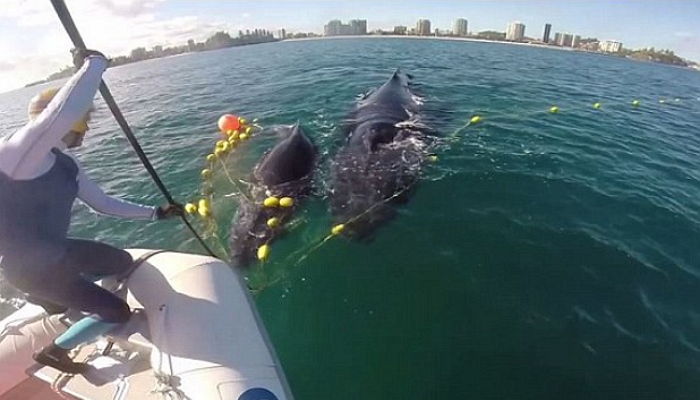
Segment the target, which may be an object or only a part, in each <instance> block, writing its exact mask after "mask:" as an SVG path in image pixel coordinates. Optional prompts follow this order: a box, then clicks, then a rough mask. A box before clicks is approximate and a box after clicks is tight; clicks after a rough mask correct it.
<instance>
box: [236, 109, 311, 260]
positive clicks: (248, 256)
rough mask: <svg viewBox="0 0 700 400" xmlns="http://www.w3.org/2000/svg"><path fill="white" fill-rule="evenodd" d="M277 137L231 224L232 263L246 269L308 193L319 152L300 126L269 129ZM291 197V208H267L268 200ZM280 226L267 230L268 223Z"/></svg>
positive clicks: (260, 164)
mask: <svg viewBox="0 0 700 400" xmlns="http://www.w3.org/2000/svg"><path fill="white" fill-rule="evenodd" d="M272 131H273V133H275V134H277V135H278V136H279V138H280V139H279V141H278V142H277V144H276V145H275V146H274V147H273V148H272V149H271V150H270V151H268V152H267V153H266V154H264V155H263V156H262V157H261V159H260V161H258V163H257V164H256V165H255V168H254V169H253V176H252V182H251V185H250V190H249V193H247V195H245V196H244V195H240V196H239V198H240V203H239V207H238V211H237V212H236V215H235V216H234V219H233V222H232V224H231V236H230V249H231V262H232V264H233V265H235V266H239V267H246V266H249V265H250V264H251V262H253V261H254V260H255V259H256V256H257V250H258V248H259V247H260V246H262V245H264V244H268V243H270V242H271V241H272V240H274V238H275V236H276V235H277V234H278V233H279V232H280V230H281V229H282V226H283V225H284V222H285V221H287V220H288V219H289V218H290V216H291V215H292V214H293V212H294V210H295V209H296V208H297V206H298V204H299V201H300V200H301V198H303V197H304V196H306V195H307V194H308V193H309V192H310V190H311V180H312V177H313V170H314V167H315V165H316V158H317V154H318V151H317V149H316V146H315V145H314V144H313V143H312V142H311V140H310V139H309V138H308V137H307V136H306V134H305V133H304V131H303V129H302V128H301V127H300V126H299V124H298V123H297V124H295V125H292V126H278V127H275V128H273V129H272ZM271 196H274V197H277V198H283V197H291V198H292V199H294V204H293V205H292V206H291V207H281V206H275V207H266V206H265V205H264V204H263V202H264V201H265V199H266V198H268V197H271ZM271 218H277V220H278V222H279V224H278V226H275V227H270V226H269V225H268V221H269V220H270V219H271Z"/></svg>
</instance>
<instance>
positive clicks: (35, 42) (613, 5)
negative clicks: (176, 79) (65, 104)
mask: <svg viewBox="0 0 700 400" xmlns="http://www.w3.org/2000/svg"><path fill="white" fill-rule="evenodd" d="M1 1H2V4H0V92H4V91H8V90H11V89H14V88H18V87H21V86H23V85H25V84H27V83H29V82H33V81H36V80H39V79H43V78H45V77H46V76H48V75H49V74H51V73H53V72H56V71H57V70H59V69H61V68H62V67H64V66H66V65H68V64H70V56H69V49H70V47H71V46H70V42H69V40H68V37H67V35H66V34H65V32H64V31H63V29H62V27H61V25H60V24H59V22H58V19H57V17H56V15H55V14H54V11H53V8H52V7H51V5H50V2H49V0H1ZM65 1H66V4H67V6H68V8H69V10H70V11H71V13H72V14H73V18H74V20H75V22H76V25H77V26H78V29H79V30H80V31H81V33H82V35H83V38H84V40H85V42H86V43H87V45H88V47H90V48H95V49H98V50H101V51H103V52H104V53H106V54H108V55H109V56H117V55H124V54H128V53H129V52H130V50H131V49H133V48H135V47H140V46H145V47H152V46H154V45H157V44H161V45H166V46H167V45H180V44H184V43H186V41H187V39H190V38H192V39H195V40H203V39H205V38H206V37H208V36H209V35H211V34H212V33H214V32H216V31H218V30H225V31H228V32H231V33H232V34H235V33H236V32H238V30H246V29H255V28H263V29H268V30H272V31H277V30H278V29H280V28H285V29H286V30H287V31H288V32H299V31H303V32H316V33H322V32H323V25H324V24H325V23H327V22H328V21H329V20H331V19H341V20H343V21H347V20H349V19H366V20H367V27H368V29H369V30H373V29H386V30H390V29H392V28H393V27H394V26H395V25H405V26H415V23H416V21H417V20H418V19H420V18H427V19H430V20H431V22H432V26H433V29H434V28H439V29H451V28H452V24H453V22H454V20H455V19H456V18H465V19H467V20H468V21H469V30H470V31H472V32H479V31H483V30H498V31H505V29H506V26H507V24H508V23H509V22H512V21H520V22H522V23H524V24H525V26H526V29H525V34H526V35H527V36H531V37H541V36H542V31H543V26H544V24H545V23H551V24H552V32H553V33H554V32H571V33H574V34H578V35H581V36H582V37H597V38H599V39H601V40H603V39H613V40H619V41H621V42H623V45H624V46H625V47H626V48H639V47H656V48H657V49H658V48H668V49H671V50H674V51H675V52H676V54H678V55H680V56H682V57H685V58H688V59H691V60H694V61H699V62H700V22H699V21H700V1H698V0H665V1H663V0H585V1H584V0H500V1H499V0H473V1H472V0H460V1H440V0H436V1H429V0H422V1H418V0H400V1H395V0H394V1H388V0H371V1H370V0H276V1H273V0H257V1H248V0H240V1H237V0H227V1H216V0H200V1H194V0H65ZM553 33H552V34H553Z"/></svg>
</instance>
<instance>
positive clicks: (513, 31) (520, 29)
mask: <svg viewBox="0 0 700 400" xmlns="http://www.w3.org/2000/svg"><path fill="white" fill-rule="evenodd" d="M524 38H525V24H523V23H522V22H511V23H510V24H508V29H506V40H512V41H514V42H519V41H521V40H523V39H524Z"/></svg>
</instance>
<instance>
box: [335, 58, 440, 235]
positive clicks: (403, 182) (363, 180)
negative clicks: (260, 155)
mask: <svg viewBox="0 0 700 400" xmlns="http://www.w3.org/2000/svg"><path fill="white" fill-rule="evenodd" d="M410 81H411V77H410V76H409V75H407V74H404V73H402V72H401V71H399V70H397V71H396V72H394V74H393V75H392V76H391V78H390V79H389V80H388V81H387V82H386V83H384V84H383V85H382V86H381V87H380V88H378V89H377V90H375V91H373V92H370V93H368V94H367V95H365V96H364V97H363V98H362V99H361V100H360V101H359V102H358V104H357V106H356V107H355V109H354V110H353V112H352V113H351V114H350V117H349V118H348V121H347V124H346V127H345V129H344V131H343V133H344V134H345V143H344V145H343V147H342V148H341V149H340V151H339V152H338V154H337V155H336V157H335V158H334V160H333V161H332V163H331V190H330V207H331V213H332V214H333V218H334V221H335V223H339V224H340V223H342V224H345V225H346V229H345V232H346V233H348V234H349V235H350V236H354V237H359V238H362V237H366V236H367V235H369V234H371V233H372V232H373V231H374V230H375V229H376V228H377V227H378V226H379V225H380V224H381V223H383V222H385V221H387V220H388V219H390V218H391V217H393V216H394V214H395V212H396V211H395V209H394V207H393V204H392V203H398V202H401V201H406V200H407V199H408V195H409V191H410V189H411V187H412V186H413V184H414V183H415V182H416V180H417V178H418V175H419V173H420V167H421V164H422V162H423V160H424V159H425V155H426V154H427V153H426V148H427V146H428V144H429V142H430V141H429V137H430V136H429V133H431V131H430V129H429V128H428V127H427V126H426V125H425V124H423V123H422V121H421V118H420V109H421V105H422V102H421V99H420V98H419V97H418V96H416V95H414V94H413V92H412V91H411V83H410Z"/></svg>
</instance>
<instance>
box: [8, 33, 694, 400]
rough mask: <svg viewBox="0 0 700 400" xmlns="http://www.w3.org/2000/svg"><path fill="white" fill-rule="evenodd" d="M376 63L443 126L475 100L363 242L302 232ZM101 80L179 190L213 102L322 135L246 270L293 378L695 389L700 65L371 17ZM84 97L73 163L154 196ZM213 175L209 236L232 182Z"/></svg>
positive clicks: (355, 389)
mask: <svg viewBox="0 0 700 400" xmlns="http://www.w3.org/2000/svg"><path fill="white" fill-rule="evenodd" d="M396 67H401V68H402V69H404V70H405V71H407V72H410V73H411V74H413V75H414V76H415V83H416V90H417V91H418V92H419V93H420V94H422V95H423V96H424V97H425V103H426V107H425V115H426V118H428V119H429V121H430V122H431V125H433V126H434V127H435V128H436V129H437V130H438V131H439V132H441V133H442V134H443V135H445V136H448V135H450V134H452V133H453V132H455V131H457V130H458V129H459V128H460V127H462V126H463V125H464V124H465V122H466V121H467V120H468V119H469V117H470V116H472V115H475V114H479V115H481V116H483V118H484V122H483V123H481V124H478V125H474V126H470V127H467V128H466V129H464V130H463V131H462V132H461V133H459V134H458V135H457V136H456V137H454V138H453V139H452V140H449V141H444V143H442V144H441V145H440V146H439V147H438V148H437V149H436V153H437V154H438V160H437V162H435V163H433V164H431V165H430V166H428V167H427V168H426V170H425V171H424V175H425V176H424V178H423V179H422V181H421V183H420V184H419V186H418V189H417V191H416V193H415V195H414V196H413V198H412V200H411V201H410V202H409V203H408V204H407V205H406V206H404V207H402V208H401V209H400V215H399V217H398V218H397V219H395V220H394V221H392V222H391V223H389V224H388V225H386V226H385V227H383V228H382V229H380V230H379V231H378V232H377V235H376V237H375V240H373V241H372V242H371V243H365V244H360V243H353V242H348V241H346V240H331V241H329V242H328V243H327V244H325V245H323V246H322V247H320V248H319V249H318V250H316V251H315V252H312V253H310V254H306V251H305V249H308V248H309V247H310V246H312V245H313V244H314V243H316V242H318V241H319V240H320V239H321V238H322V237H323V236H325V235H326V233H327V232H328V229H329V227H330V217H329V215H328V211H327V206H326V203H325V202H324V199H323V193H324V190H325V188H327V184H328V182H327V181H326V177H327V170H328V168H327V167H328V162H329V160H330V157H331V156H332V155H333V154H334V152H335V150H336V149H337V148H338V144H339V142H338V132H337V128H338V126H339V124H340V123H341V122H342V119H343V118H344V116H346V115H347V113H348V111H349V110H350V109H351V107H352V106H353V104H354V101H355V99H356V97H357V96H358V95H359V94H361V93H363V92H364V91H366V90H368V89H369V88H372V87H376V86H378V85H380V84H381V83H382V82H383V81H384V80H386V79H387V78H388V77H389V75H390V73H391V72H392V71H393V69H395V68H396ZM106 80H107V82H108V83H109V85H110V87H111V89H112V92H113V94H114V95H115V97H116V98H117V100H118V101H119V103H120V105H121V107H122V110H123V111H124V112H125V114H126V117H127V119H128V120H129V121H130V122H131V124H132V125H133V127H134V129H135V132H136V133H137V136H138V137H139V139H140V141H141V143H142V145H143V147H144V148H145V149H146V151H147V152H148V153H149V156H150V157H151V160H152V162H153V164H154V165H155V166H156V168H157V169H158V171H159V172H160V173H161V175H162V178H163V180H164V181H165V182H166V183H167V185H168V186H169V187H170V189H171V190H172V191H173V193H174V194H175V196H176V197H177V198H179V199H183V200H186V199H187V200H189V199H195V198H196V195H197V191H198V188H199V182H200V180H199V170H200V169H201V168H202V167H203V157H204V156H205V155H206V154H207V153H208V152H209V151H210V148H211V146H212V145H213V141H214V140H215V137H216V128H215V124H216V119H217V118H218V116H219V115H221V114H222V113H224V112H236V113H240V114H243V115H246V116H249V117H257V118H259V119H260V123H261V124H263V125H268V126H269V125H273V124H280V123H293V122H295V121H297V120H298V121H300V122H301V123H302V125H303V126H304V128H305V129H306V131H307V132H308V133H309V135H310V136H312V138H313V139H314V140H315V141H316V143H317V144H318V145H319V147H320V148H321V150H322V153H323V156H322V162H321V172H320V173H319V177H318V179H317V183H316V187H317V189H316V191H317V193H318V196H316V197H315V198H313V199H310V200H309V201H307V202H306V203H305V206H304V207H303V210H302V211H301V212H300V214H299V217H298V219H297V221H296V223H295V224H294V227H293V229H291V232H290V234H288V235H286V236H285V237H284V238H283V239H282V240H281V241H279V242H276V243H275V244H274V245H273V253H272V256H271V260H270V262H268V263H267V264H266V265H265V266H264V268H260V267H258V268H257V269H254V270H253V272H252V273H251V276H250V282H251V285H252V286H254V287H256V288H257V289H258V293H257V302H258V305H259V308H260V311H261V313H262V316H263V318H264V320H265V322H266V325H267V328H268V330H269V331H270V334H271V336H272V339H273V342H274V344H275V346H276V348H277V351H278V353H279V355H280V358H281V359H282V362H283V364H284V367H285V370H286V372H287V375H288V378H289V380H290V384H291V387H292V390H293V391H294V393H295V395H296V397H297V398H298V399H324V398H332V399H385V398H403V399H426V398H450V399H456V398H459V399H461V398H474V399H506V398H509V399H561V398H577V399H591V398H595V399H621V398H637V399H691V398H692V399H695V398H697V397H698V395H700V380H698V373H700V255H699V250H698V249H699V248H700V202H699V201H698V199H700V167H699V166H698V157H699V156H700V133H699V131H698V127H699V126H700V74H698V73H696V72H693V71H689V70H682V69H678V68H673V67H667V66H662V65H656V64H645V63H638V62H631V61H626V60H622V59H618V58H611V57H605V56H601V55H593V54H581V53H572V52H563V51H554V50H548V49H538V48H529V47H523V46H510V45H499V44H484V43H466V42H446V41H429V40H396V39H374V40H323V41H304V42H282V43H274V44H265V45H257V46H249V47H240V48H232V49H226V50H222V51H215V52H208V53H201V54H192V55H185V56H180V57H173V58H168V59H161V60H153V61H148V62H142V63H138V64H133V65H128V66H124V67H119V68H115V69H113V70H110V71H108V73H107V74H106ZM37 90H38V88H29V89H23V90H20V91H17V92H12V93H6V94H2V95H0V120H2V122H3V123H2V126H0V135H5V134H7V133H9V132H11V131H12V130H13V129H16V128H17V127H19V126H20V125H21V124H23V123H24V107H25V104H26V102H27V101H28V100H29V98H30V97H31V96H32V95H33V94H34V93H36V91H37ZM634 99H638V100H640V102H641V105H640V106H639V107H637V108H634V107H632V106H631V102H632V100H634ZM659 99H665V100H667V101H666V102H665V103H663V104H662V103H659ZM676 99H678V101H676ZM594 102H601V103H602V109H601V110H595V109H593V107H592V104H593V103H594ZM552 105H557V106H558V107H559V108H560V112H559V113H558V114H549V113H548V112H547V110H548V109H549V107H550V106H552ZM93 120H94V123H93V130H92V131H91V132H90V134H89V136H88V137H87V139H86V142H85V143H86V146H85V147H84V148H83V149H81V151H80V158H81V159H82V160H83V163H84V165H85V166H86V168H87V169H88V170H89V171H90V174H91V176H92V177H93V178H94V179H95V180H97V181H99V182H101V183H102V184H103V186H104V187H105V188H106V190H107V191H108V192H110V193H115V194H122V195H124V197H126V198H128V199H131V200H134V201H139V202H144V203H150V204H157V203H159V202H161V201H162V199H161V198H160V197H159V195H158V193H157V191H156V189H155V187H154V185H152V184H151V182H150V181H149V179H148V176H147V174H146V172H145V171H144V170H143V169H142V168H141V167H140V164H139V162H138V160H137V158H136V157H135V156H134V155H133V153H132V151H131V150H130V148H129V146H128V143H127V142H126V140H125V139H124V138H123V136H121V134H120V133H119V132H118V131H117V128H116V124H115V123H114V121H113V119H111V117H109V115H108V111H107V110H106V107H105V106H104V104H103V103H102V102H101V101H99V102H98V110H97V114H96V115H95V116H94V117H93ZM272 143H273V140H272V139H271V138H269V137H258V138H255V139H254V140H252V141H250V142H248V143H246V144H244V145H243V146H242V147H241V148H240V149H238V150H237V152H236V154H235V155H234V156H232V158H231V160H230V172H231V173H232V174H234V175H236V176H240V177H245V176H246V174H248V173H249V171H250V168H251V166H252V165H253V164H254V162H255V160H256V159H257V158H258V157H259V156H260V155H261V154H262V152H263V151H264V150H265V149H266V148H268V147H269V146H270V145H271V144H272ZM215 179H216V182H217V196H216V199H215V204H214V210H215V211H214V212H215V215H216V219H217V221H218V223H219V232H220V233H221V234H222V235H225V232H226V228H227V224H228V221H229V220H230V218H231V216H232V215H233V213H234V212H235V207H236V204H235V202H234V201H233V200H232V198H231V197H225V196H224V195H225V194H227V193H228V192H231V191H232V190H233V189H232V188H231V187H230V185H228V184H227V182H226V179H224V178H223V177H222V176H221V174H218V175H217V177H216V178H215ZM75 214H76V215H75V218H74V224H73V228H72V230H73V234H74V235H76V236H81V237H88V238H95V239H98V240H104V241H106V242H109V243H113V244H116V245H120V246H125V247H139V246H140V247H155V248H158V247H164V248H169V249H176V250H182V251H197V252H199V251H201V250H200V249H199V248H198V247H197V244H196V243H195V242H194V241H193V240H192V239H191V238H190V237H189V236H188V234H187V232H186V231H185V230H184V229H183V228H182V226H181V225H180V224H178V223H177V222H175V221H169V222H161V223H142V222H130V221H123V220H115V219H110V218H105V217H99V216H96V215H94V214H92V213H90V212H88V211H87V210H86V209H85V208H84V207H83V206H79V207H78V208H77V209H76V211H75ZM200 228H201V227H200ZM224 239H225V238H224ZM305 254H306V255H307V257H306V258H303V256H304V255H305Z"/></svg>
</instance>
